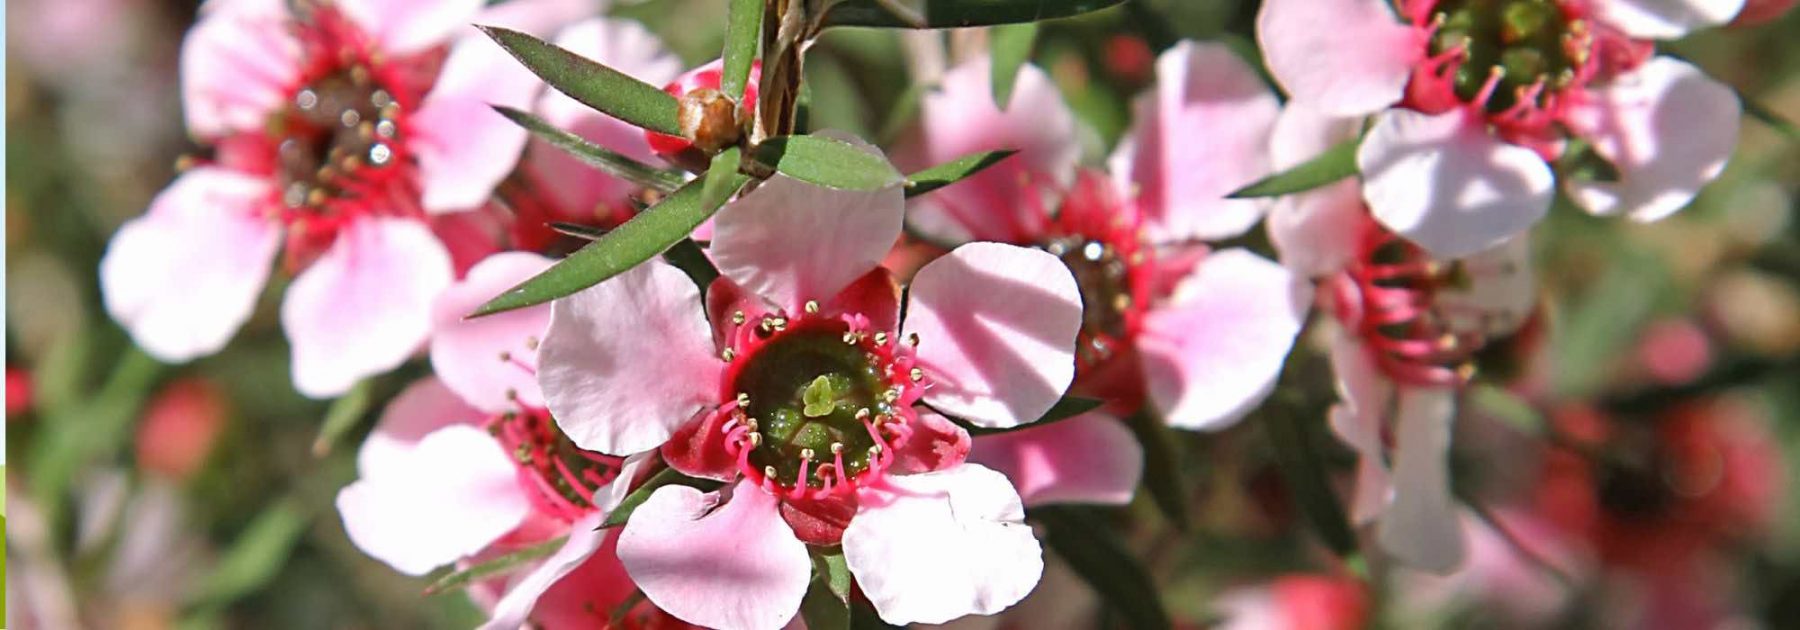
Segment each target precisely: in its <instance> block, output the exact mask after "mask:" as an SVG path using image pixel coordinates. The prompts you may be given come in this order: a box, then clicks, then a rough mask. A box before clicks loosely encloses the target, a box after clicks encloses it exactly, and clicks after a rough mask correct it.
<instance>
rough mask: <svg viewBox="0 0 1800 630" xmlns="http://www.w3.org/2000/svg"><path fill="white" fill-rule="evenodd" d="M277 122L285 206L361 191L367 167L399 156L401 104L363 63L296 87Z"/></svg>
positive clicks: (380, 165) (315, 205) (312, 204)
mask: <svg viewBox="0 0 1800 630" xmlns="http://www.w3.org/2000/svg"><path fill="white" fill-rule="evenodd" d="M275 125H276V126H277V127H279V128H278V129H276V130H275V131H274V135H275V136H277V137H279V138H281V140H280V144H278V145H276V162H277V167H278V168H277V171H276V172H277V174H278V177H279V179H280V183H281V191H282V193H281V194H282V201H283V202H284V203H285V204H287V206H288V207H289V208H315V209H316V208H322V207H323V206H324V205H325V202H326V200H327V199H329V198H332V197H339V196H344V195H346V194H357V193H360V192H363V191H360V190H358V189H357V184H358V183H359V182H360V181H362V179H364V178H362V177H359V176H362V175H367V174H368V173H365V172H364V171H365V170H366V169H376V170H379V169H385V168H387V167H388V166H390V165H392V164H393V163H394V162H395V161H396V159H397V158H398V157H399V156H398V154H397V150H398V149H399V147H400V144H399V143H398V137H399V135H400V104H399V103H398V102H395V100H394V96H393V94H391V93H390V92H388V91H387V90H385V89H383V88H381V87H380V86H378V85H376V83H375V82H374V80H373V79H372V78H371V77H370V74H369V71H368V69H367V67H366V66H362V65H355V66H351V67H349V68H348V69H347V70H343V71H339V72H334V73H332V74H329V75H326V76H324V77H322V78H320V79H318V80H316V81H314V82H312V83H311V84H309V85H307V86H305V87H302V88H300V90H299V91H297V92H295V94H294V99H293V102H292V103H290V104H289V107H288V112H287V115H285V116H282V117H280V118H279V119H278V120H277V121H276V123H275Z"/></svg>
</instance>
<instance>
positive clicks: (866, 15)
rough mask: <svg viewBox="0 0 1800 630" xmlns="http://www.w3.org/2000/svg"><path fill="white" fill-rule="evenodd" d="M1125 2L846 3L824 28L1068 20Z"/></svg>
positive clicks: (859, 0)
mask: <svg viewBox="0 0 1800 630" xmlns="http://www.w3.org/2000/svg"><path fill="white" fill-rule="evenodd" d="M1124 1H1125V0H843V1H842V2H839V3H837V4H834V5H832V6H831V8H830V9H827V10H826V12H825V22H824V24H825V26H870V27H877V28H962V27H968V26H993V25H996V24H1016V23H1019V22H1037V21H1040V20H1051V19H1056V18H1065V17H1070V16H1075V15H1080V14H1083V13H1088V12H1091V11H1098V10H1100V9H1104V8H1107V7H1110V6H1113V5H1116V4H1119V3H1121V2H1124Z"/></svg>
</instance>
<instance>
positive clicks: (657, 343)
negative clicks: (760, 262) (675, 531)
mask: <svg viewBox="0 0 1800 630" xmlns="http://www.w3.org/2000/svg"><path fill="white" fill-rule="evenodd" d="M550 311H551V314H550V331H549V332H548V333H546V334H545V336H544V343H543V345H542V349H541V350H540V351H539V354H538V383H539V384H540V385H542V387H543V390H544V402H545V404H546V405H547V406H548V407H549V409H550V412H551V413H552V414H554V415H555V416H556V422H557V425H558V426H560V427H562V430H563V433H565V434H567V435H568V436H569V439H570V440H573V441H574V442H575V444H576V445H577V446H580V447H581V448H584V449H587V450H590V451H600V452H602V453H610V454H614V455H627V454H631V453H636V452H639V451H645V450H649V449H652V448H655V447H656V446H657V445H660V444H662V443H663V442H664V441H667V440H668V439H669V436H670V435H671V434H673V433H674V431H675V430H676V429H677V428H680V427H681V425H682V424H684V423H686V422H688V421H689V419H691V418H693V417H694V414H695V413H697V412H699V411H700V410H701V409H702V408H704V407H706V406H707V405H708V404H710V403H715V402H717V397H718V394H719V393H718V387H719V374H720V371H721V370H722V368H723V366H724V363H723V362H721V361H719V359H718V358H717V357H715V356H713V353H712V342H711V339H712V337H711V333H710V332H709V329H708V327H707V324H706V318H705V317H704V316H703V315H702V313H703V311H702V310H701V306H700V291H699V290H698V289H696V288H694V282H693V281H692V280H689V279H688V277H687V275H686V274H683V273H682V272H681V271H680V270H678V269H676V268H674V267H671V266H669V265H668V264H666V263H663V262H661V261H652V262H649V263H645V264H642V265H638V266H637V267H636V268H633V269H632V270H631V271H627V272H625V273H623V274H620V275H619V276H617V277H614V278H613V279H611V280H607V281H606V282H602V283H600V284H598V285H595V286H594V287H591V288H588V289H586V290H583V291H580V292H578V293H576V294H574V295H571V296H569V297H566V298H563V299H560V300H557V301H555V302H552V303H551V309H550Z"/></svg>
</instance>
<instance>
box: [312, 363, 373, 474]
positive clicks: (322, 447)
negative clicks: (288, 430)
mask: <svg viewBox="0 0 1800 630" xmlns="http://www.w3.org/2000/svg"><path fill="white" fill-rule="evenodd" d="M374 384H375V379H371V378H365V379H363V380H361V381H357V383H356V385H355V386H354V387H351V388H350V392H349V393H346V394H344V395H343V396H341V397H339V398H338V399H337V400H335V401H332V403H331V407H330V408H329V409H326V410H325V422H324V423H322V424H320V425H319V436H318V437H316V438H313V445H312V451H313V456H314V457H324V456H326V455H329V454H331V449H332V448H333V447H335V446H337V443H338V441H339V440H342V439H343V438H344V434H345V433H349V432H350V430H351V429H354V428H356V424H357V422H358V421H360V420H362V418H363V416H366V415H368V413H369V405H370V404H371V403H373V402H374V392H373V391H372V390H373V388H374Z"/></svg>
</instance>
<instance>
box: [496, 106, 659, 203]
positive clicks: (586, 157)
mask: <svg viewBox="0 0 1800 630" xmlns="http://www.w3.org/2000/svg"><path fill="white" fill-rule="evenodd" d="M494 111H497V112H500V115H501V116H505V117H506V118H507V119H508V120H511V121H513V122H514V123H517V124H518V125H519V126H520V127H524V128H525V130H526V131H529V132H531V134H532V135H534V136H537V137H538V138H540V139H542V140H544V141H545V142H548V143H550V145H551V146H554V147H556V148H558V149H562V150H563V151H565V152H568V154H569V155H573V156H575V157H576V159H579V160H581V161H582V162H583V163H586V164H587V165H589V166H592V167H594V168H597V169H600V170H601V171H604V172H605V173H606V174H608V175H612V176H613V177H617V178H619V179H623V180H625V181H628V182H631V183H633V184H637V185H639V186H643V187H645V188H651V189H654V190H657V191H660V192H665V193H667V192H670V191H673V190H675V189H676V188H679V187H680V186H681V184H682V183H683V182H684V181H685V178H683V177H682V176H681V174H680V173H677V172H675V171H670V170H666V169H661V168H657V167H654V166H651V165H649V164H645V163H643V162H639V161H637V160H634V159H631V158H628V157H625V156H624V155H621V154H619V153H617V152H615V151H613V150H611V149H608V148H606V147H603V146H600V145H598V144H594V143H592V142H588V140H587V139H586V138H583V137H581V136H578V135H575V134H572V133H569V132H567V131H563V130H561V129H557V128H556V127H555V126H554V125H551V124H550V122H549V121H546V120H544V119H542V118H538V117H537V116H533V115H531V114H530V113H528V112H523V111H519V110H516V109H513V108H511V107H507V106H505V105H495V106H494Z"/></svg>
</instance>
